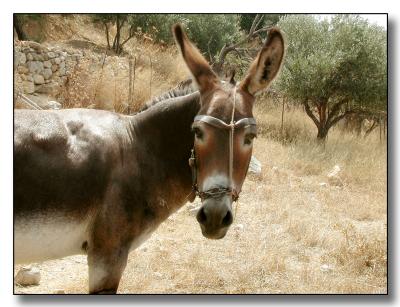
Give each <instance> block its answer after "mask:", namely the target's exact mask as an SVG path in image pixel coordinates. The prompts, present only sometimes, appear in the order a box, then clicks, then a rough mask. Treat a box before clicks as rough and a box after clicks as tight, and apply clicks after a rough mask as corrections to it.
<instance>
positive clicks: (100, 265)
mask: <svg viewBox="0 0 400 307" xmlns="http://www.w3.org/2000/svg"><path fill="white" fill-rule="evenodd" d="M128 252H129V248H125V247H123V248H119V249H114V250H107V249H105V248H104V249H100V248H97V249H94V250H89V251H88V265H89V293H90V294H115V293H116V292H117V289H118V285H119V281H120V279H121V276H122V273H123V271H124V269H125V267H126V263H127V259H128Z"/></svg>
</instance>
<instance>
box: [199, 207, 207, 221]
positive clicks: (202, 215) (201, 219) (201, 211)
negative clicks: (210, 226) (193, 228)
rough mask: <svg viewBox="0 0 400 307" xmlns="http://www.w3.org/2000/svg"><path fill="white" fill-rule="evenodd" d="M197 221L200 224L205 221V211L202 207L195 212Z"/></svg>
mask: <svg viewBox="0 0 400 307" xmlns="http://www.w3.org/2000/svg"><path fill="white" fill-rule="evenodd" d="M197 221H198V222H199V223H200V224H204V223H205V222H206V221H207V216H206V213H205V212H204V207H202V208H200V210H199V212H198V213H197Z"/></svg>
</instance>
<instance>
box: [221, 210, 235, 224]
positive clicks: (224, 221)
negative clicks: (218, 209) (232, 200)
mask: <svg viewBox="0 0 400 307" xmlns="http://www.w3.org/2000/svg"><path fill="white" fill-rule="evenodd" d="M232 222H233V216H232V213H231V211H230V210H228V212H227V213H226V214H225V216H224V218H223V219H222V226H225V227H226V226H229V225H230V224H232Z"/></svg>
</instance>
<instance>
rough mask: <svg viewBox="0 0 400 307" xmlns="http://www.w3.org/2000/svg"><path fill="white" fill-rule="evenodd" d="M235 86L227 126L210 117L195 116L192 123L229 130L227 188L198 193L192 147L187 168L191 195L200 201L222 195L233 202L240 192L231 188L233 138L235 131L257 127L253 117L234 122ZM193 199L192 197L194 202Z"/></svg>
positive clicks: (194, 156) (216, 188)
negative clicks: (189, 171)
mask: <svg viewBox="0 0 400 307" xmlns="http://www.w3.org/2000/svg"><path fill="white" fill-rule="evenodd" d="M236 89H237V88H236V86H235V88H234V91H233V108H232V116H231V121H230V123H229V124H227V123H225V122H224V121H222V120H221V119H219V118H216V117H214V116H210V115H197V116H195V118H194V120H193V122H204V123H206V124H208V125H211V126H213V127H215V128H218V129H225V130H229V186H228V187H215V188H210V189H208V190H206V191H200V190H199V188H198V185H197V172H198V170H197V164H196V154H195V151H194V147H193V148H192V150H191V154H190V158H189V166H190V168H191V170H192V193H194V194H195V196H199V197H200V198H201V200H204V199H207V198H220V197H222V196H223V195H231V197H232V200H233V201H237V200H238V199H239V193H240V191H239V192H238V191H236V190H235V189H234V188H233V140H234V139H233V137H234V131H235V129H240V128H246V127H249V126H255V127H257V124H256V120H255V119H254V118H253V117H246V118H242V119H240V120H238V121H237V122H235V121H234V116H235V109H236ZM194 198H195V197H193V200H194Z"/></svg>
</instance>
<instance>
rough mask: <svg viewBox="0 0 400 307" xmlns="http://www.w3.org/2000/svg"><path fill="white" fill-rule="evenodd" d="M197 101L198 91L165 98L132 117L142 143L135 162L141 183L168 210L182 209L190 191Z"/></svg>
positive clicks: (197, 108) (198, 97)
mask: <svg viewBox="0 0 400 307" xmlns="http://www.w3.org/2000/svg"><path fill="white" fill-rule="evenodd" d="M199 100H200V95H199V93H198V92H195V93H192V94H189V95H186V96H182V97H177V98H172V99H168V100H165V101H163V102H161V103H158V104H157V105H154V106H152V107H151V108H149V109H148V110H147V111H145V112H142V113H139V114H137V115H136V116H135V117H134V124H133V127H134V130H135V131H134V133H135V137H136V138H137V141H138V142H139V144H141V146H140V149H139V150H138V152H137V156H138V161H137V163H138V166H139V167H140V169H141V170H142V171H143V175H142V177H143V178H141V180H142V181H143V182H145V183H146V184H147V185H148V187H152V190H151V191H149V190H147V193H148V194H151V198H157V199H158V200H157V201H160V202H165V205H166V206H167V207H168V208H169V210H170V211H175V210H177V209H178V208H179V207H180V206H182V205H183V204H184V203H185V202H186V199H187V198H188V195H189V194H190V192H191V185H192V179H191V170H190V167H189V165H188V158H189V156H190V151H191V149H192V148H193V142H194V140H193V134H192V132H191V125H192V123H193V118H194V117H195V115H196V114H197V112H198V111H199V108H200V102H199ZM165 213H166V214H169V213H171V212H165Z"/></svg>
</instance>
